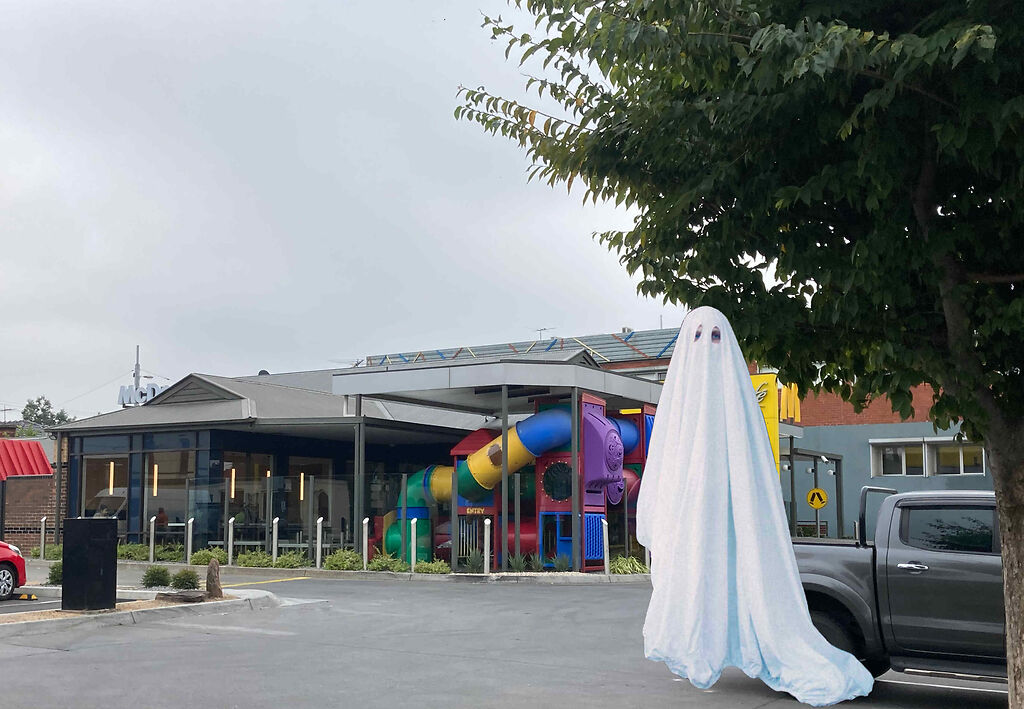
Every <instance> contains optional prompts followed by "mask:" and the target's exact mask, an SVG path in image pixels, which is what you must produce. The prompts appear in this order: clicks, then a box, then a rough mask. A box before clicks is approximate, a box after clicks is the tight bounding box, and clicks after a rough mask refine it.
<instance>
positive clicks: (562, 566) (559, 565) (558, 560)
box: [555, 554, 572, 571]
mask: <svg viewBox="0 0 1024 709" xmlns="http://www.w3.org/2000/svg"><path fill="white" fill-rule="evenodd" d="M571 566H572V563H571V562H570V561H569V557H567V556H566V555H565V554H559V555H558V556H556V557H555V571H568V570H569V568H570V567H571Z"/></svg>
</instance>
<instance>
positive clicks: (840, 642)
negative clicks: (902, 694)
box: [811, 611, 889, 677]
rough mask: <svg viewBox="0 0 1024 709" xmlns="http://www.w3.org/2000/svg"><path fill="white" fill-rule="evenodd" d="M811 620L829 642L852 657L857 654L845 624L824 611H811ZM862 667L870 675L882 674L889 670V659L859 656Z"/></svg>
mask: <svg viewBox="0 0 1024 709" xmlns="http://www.w3.org/2000/svg"><path fill="white" fill-rule="evenodd" d="M811 622H812V623H813V624H814V627H815V628H817V629H818V632H819V633H821V634H822V636H823V637H824V638H825V639H826V640H828V642H829V644H830V645H832V646H834V647H837V648H839V649H840V650H843V651H844V652H848V653H850V654H851V655H853V656H854V657H857V656H858V654H859V653H858V652H857V647H856V643H855V641H854V639H853V637H852V636H851V635H850V631H849V630H847V628H846V626H845V625H843V624H842V623H840V622H839V621H837V620H836V619H835V618H833V617H832V616H831V615H829V614H828V613H826V612H825V611H811ZM859 659H860V663H861V664H862V665H864V669H866V670H867V671H868V672H870V673H871V676H872V677H878V676H880V675H884V674H885V673H886V672H888V671H889V660H888V659H886V658H882V659H878V658H868V659H865V658H859Z"/></svg>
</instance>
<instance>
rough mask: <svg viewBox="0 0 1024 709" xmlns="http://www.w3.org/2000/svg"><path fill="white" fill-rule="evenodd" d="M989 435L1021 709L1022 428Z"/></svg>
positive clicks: (1011, 661)
mask: <svg viewBox="0 0 1024 709" xmlns="http://www.w3.org/2000/svg"><path fill="white" fill-rule="evenodd" d="M999 429H1002V430H999ZM991 433H992V435H990V439H991V441H992V442H991V443H989V444H988V451H989V453H990V455H991V457H992V466H991V467H992V480H993V483H994V486H995V490H996V507H997V509H998V510H999V536H1000V541H1001V544H1002V554H1003V601H1004V604H1005V609H1006V676H1007V682H1008V684H1009V690H1010V704H1009V707H1010V709H1024V424H1022V423H1019V422H1016V423H1014V424H1013V425H1012V426H1007V427H1002V426H994V427H993V430H992V432H991Z"/></svg>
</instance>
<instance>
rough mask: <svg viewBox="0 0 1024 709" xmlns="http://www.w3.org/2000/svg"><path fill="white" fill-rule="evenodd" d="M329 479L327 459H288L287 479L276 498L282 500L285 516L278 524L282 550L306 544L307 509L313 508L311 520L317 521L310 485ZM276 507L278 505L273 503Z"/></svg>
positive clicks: (307, 528) (329, 472)
mask: <svg viewBox="0 0 1024 709" xmlns="http://www.w3.org/2000/svg"><path fill="white" fill-rule="evenodd" d="M330 477H331V461H330V460H329V459H328V458H300V457H298V456H289V458H288V476H287V477H286V478H285V479H284V490H283V491H282V492H280V493H279V494H281V495H283V497H284V500H285V502H284V514H283V515H282V517H281V522H280V523H279V538H280V539H281V543H282V546H284V545H286V544H294V545H302V548H305V545H306V544H308V543H309V542H308V539H309V537H308V535H309V534H310V532H311V531H312V529H311V526H310V516H309V513H310V505H311V504H313V505H314V507H313V510H312V511H313V514H314V517H313V519H316V516H315V515H316V514H317V510H316V506H315V498H314V497H313V495H314V490H313V487H312V486H313V485H314V483H315V481H317V480H321V481H327V480H329V479H330ZM274 504H275V506H277V504H278V503H277V501H275V503H274Z"/></svg>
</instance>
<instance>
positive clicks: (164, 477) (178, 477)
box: [143, 451, 211, 544]
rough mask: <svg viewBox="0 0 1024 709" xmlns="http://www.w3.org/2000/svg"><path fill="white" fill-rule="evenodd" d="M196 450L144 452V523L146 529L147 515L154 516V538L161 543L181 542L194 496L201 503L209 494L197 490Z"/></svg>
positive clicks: (205, 501)
mask: <svg viewBox="0 0 1024 709" xmlns="http://www.w3.org/2000/svg"><path fill="white" fill-rule="evenodd" d="M195 479H196V454H195V451H165V452H161V453H147V454H146V463H145V469H144V471H143V481H144V482H143V487H144V491H143V508H144V512H143V516H144V519H143V524H144V525H145V527H146V529H147V530H148V529H149V519H150V517H156V534H157V541H158V542H159V543H161V544H163V543H167V544H182V543H184V540H185V522H186V521H187V520H188V518H189V517H190V516H193V515H194V511H195V503H196V495H197V494H199V495H200V496H201V497H203V499H202V500H199V501H200V502H201V503H203V504H204V505H205V504H207V503H209V502H210V500H209V499H207V498H208V497H209V495H210V494H211V493H210V491H209V490H208V489H205V488H204V489H203V490H201V491H199V492H198V493H197V492H196V490H195V489H194V488H195Z"/></svg>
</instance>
